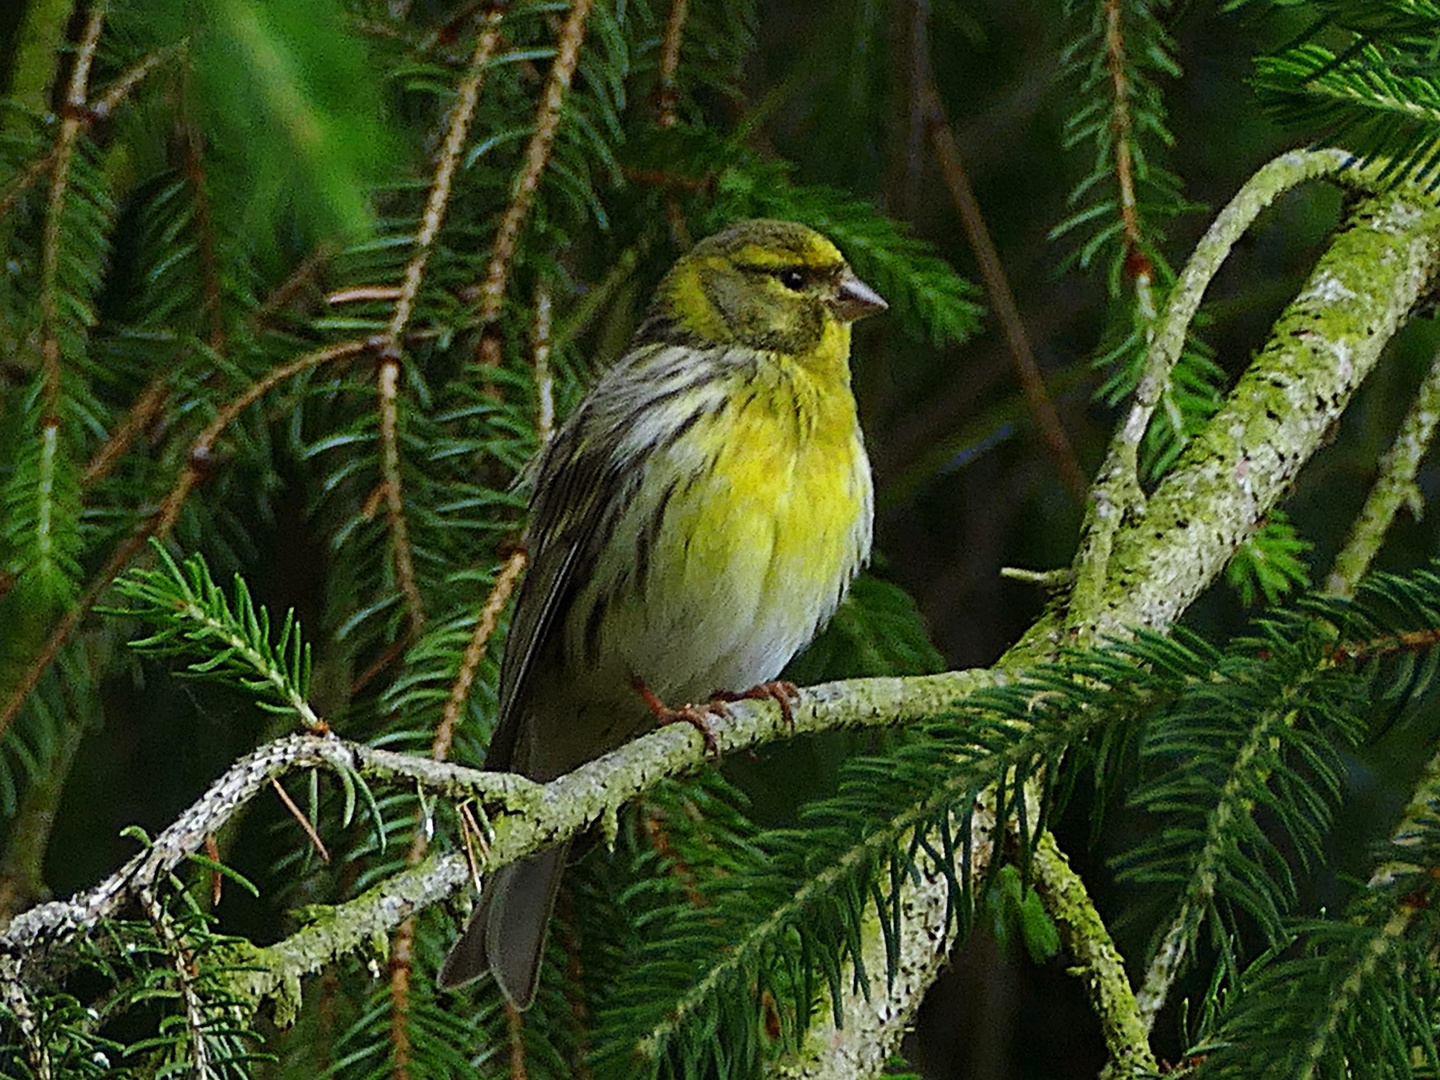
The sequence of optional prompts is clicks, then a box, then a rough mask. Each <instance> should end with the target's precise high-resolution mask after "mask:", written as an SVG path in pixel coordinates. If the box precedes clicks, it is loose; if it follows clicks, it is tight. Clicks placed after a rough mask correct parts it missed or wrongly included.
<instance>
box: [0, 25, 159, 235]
mask: <svg viewBox="0 0 1440 1080" xmlns="http://www.w3.org/2000/svg"><path fill="white" fill-rule="evenodd" d="M180 51H181V50H180V46H178V45H175V46H171V47H169V48H164V49H156V50H155V51H154V52H152V53H150V54H148V55H147V56H145V57H143V58H142V59H141V60H140V61H139V62H138V63H135V64H133V65H131V66H130V67H129V68H127V69H126V70H125V71H124V72H123V73H122V74H121V76H120V77H119V78H118V79H116V80H115V82H114V83H112V84H111V85H110V87H109V89H107V90H106V91H105V93H103V94H102V95H100V97H99V99H98V100H97V101H96V102H95V103H94V104H93V105H91V106H89V107H88V108H86V109H84V110H83V111H81V112H80V113H78V114H77V117H76V118H77V119H78V120H79V123H80V127H81V130H82V131H88V130H89V129H90V127H91V126H92V125H93V124H94V123H95V122H96V121H97V120H108V119H109V118H110V117H111V116H112V115H113V114H114V112H115V110H116V109H118V108H119V107H120V104H121V102H123V101H124V100H125V98H126V97H128V96H129V95H130V92H131V91H132V90H134V89H135V87H137V86H139V85H140V83H141V82H143V81H144V80H145V78H146V77H147V76H148V75H149V74H150V73H151V72H152V71H154V70H155V69H156V68H158V67H159V66H160V65H161V64H163V63H164V62H165V61H166V60H169V59H171V58H172V57H175V56H179V55H180ZM57 156H58V150H57V148H56V147H53V146H52V147H51V148H50V149H49V150H47V151H45V152H44V153H42V154H39V155H37V156H36V157H34V158H32V159H31V160H30V161H29V162H28V163H27V164H26V165H25V167H24V168H23V169H21V170H20V171H19V172H17V173H16V174H15V175H14V176H13V177H11V179H10V181H9V182H8V183H7V184H6V185H5V187H4V188H3V189H0V219H3V218H4V217H5V216H6V215H7V214H9V213H10V211H11V210H13V209H15V204H16V203H17V202H19V201H20V197H21V196H22V195H24V194H25V192H27V191H29V190H30V186H31V185H32V184H34V183H35V182H36V181H37V180H39V179H40V178H41V177H42V176H45V175H47V174H48V173H49V172H50V171H51V170H52V169H53V168H54V167H55V161H56V159H57Z"/></svg>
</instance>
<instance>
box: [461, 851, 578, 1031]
mask: <svg viewBox="0 0 1440 1080" xmlns="http://www.w3.org/2000/svg"><path fill="white" fill-rule="evenodd" d="M569 851H570V843H569V841H566V842H565V843H563V844H559V845H557V846H555V847H553V848H547V849H546V850H545V851H542V852H540V853H539V854H538V855H531V856H530V857H529V858H528V859H522V860H521V861H519V862H517V863H512V864H511V865H509V866H502V867H501V868H500V869H499V870H497V871H495V873H494V874H492V875H491V876H490V879H489V880H488V881H486V882H485V884H484V885H483V886H482V888H481V890H480V906H479V907H477V908H476V909H475V914H474V915H472V916H471V917H470V924H469V925H468V926H466V927H465V933H463V934H461V935H460V940H459V941H458V942H456V943H455V948H454V949H452V950H451V951H450V955H449V956H447V957H446V958H445V963H444V965H443V966H442V967H441V968H440V974H439V976H438V977H437V980H436V981H437V982H439V984H440V985H441V986H442V987H445V988H446V989H449V988H451V987H455V986H463V985H464V984H465V983H468V982H470V981H471V980H472V979H478V978H479V977H480V976H481V975H483V974H485V972H487V971H490V972H493V973H494V974H495V982H496V983H497V984H499V986H500V992H501V993H502V994H504V995H505V999H506V1000H507V1001H509V1002H510V1004H512V1005H514V1006H515V1007H516V1008H517V1009H524V1008H528V1007H529V1005H530V1002H532V1001H534V1000H535V988H536V986H537V985H538V984H539V982H540V961H541V960H542V958H543V957H544V955H545V936H546V930H547V929H548V928H549V926H550V913H551V912H552V911H553V910H554V908H555V894H556V892H557V891H558V890H559V887H560V876H561V875H562V874H563V873H564V872H565V858H566V855H567V854H568V853H569Z"/></svg>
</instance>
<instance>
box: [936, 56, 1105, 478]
mask: <svg viewBox="0 0 1440 1080" xmlns="http://www.w3.org/2000/svg"><path fill="white" fill-rule="evenodd" d="M927 67H928V65H927ZM922 108H923V109H924V113H925V128H926V131H927V132H928V134H929V137H930V144H931V146H933V147H934V149H935V156H936V158H937V159H938V160H939V163H940V172H941V174H942V175H943V176H944V178H945V186H946V187H948V188H949V189H950V199H951V201H952V202H953V203H954V204H955V212H956V213H957V214H958V215H959V216H960V223H961V225H962V226H964V228H965V236H966V239H968V240H969V242H970V250H971V251H972V252H974V254H975V261H976V263H977V264H978V265H979V267H980V277H981V278H982V279H983V280H984V282H985V291H986V292H987V293H988V294H989V296H990V308H991V310H992V311H994V312H995V317H996V318H997V319H999V320H1000V325H1001V326H1002V328H1003V329H1004V332H1005V344H1006V346H1007V347H1008V348H1009V351H1010V360H1011V363H1012V365H1013V367H1014V368H1015V375H1016V377H1017V378H1018V379H1019V380H1020V388H1021V389H1022V390H1023V391H1024V393H1025V403H1026V405H1027V406H1028V407H1029V409H1030V415H1031V417H1032V418H1033V419H1034V421H1035V426H1036V427H1037V428H1039V429H1040V437H1041V439H1042V440H1043V441H1044V443H1045V448H1046V450H1047V451H1048V452H1049V454H1050V459H1051V460H1052V461H1053V462H1054V463H1055V468H1056V469H1057V470H1058V471H1059V473H1060V479H1061V481H1062V482H1063V483H1064V485H1065V487H1066V489H1067V490H1068V491H1069V492H1070V495H1071V497H1072V498H1073V499H1074V500H1075V501H1076V503H1083V502H1084V501H1085V493H1086V491H1087V490H1088V488H1089V486H1090V485H1089V482H1088V481H1087V480H1086V479H1085V472H1084V470H1083V469H1081V468H1080V461H1079V459H1078V458H1077V457H1076V456H1075V449H1074V447H1072V446H1071V445H1070V438H1069V436H1068V435H1066V434H1065V425H1064V424H1063V423H1061V421H1060V414H1059V413H1057V412H1056V411H1055V403H1054V402H1053V401H1051V400H1050V395H1049V393H1048V392H1047V391H1046V389H1045V379H1044V377H1043V376H1042V375H1041V374H1040V365H1039V364H1038V363H1036V361H1035V351H1034V350H1033V349H1032V348H1031V347H1030V335H1029V334H1027V333H1026V331H1025V323H1024V320H1022V319H1021V318H1020V309H1019V307H1018V306H1017V305H1016V303H1015V294H1014V293H1013V292H1011V290H1010V281H1009V279H1008V278H1007V277H1006V275H1005V267H1004V265H1003V264H1002V263H1001V261H1000V253H999V252H998V251H996V250H995V243H994V241H993V240H991V238H990V230H989V228H987V227H986V225H985V217H984V215H983V214H982V213H981V212H980V204H979V202H978V200H976V198H975V192H974V191H972V190H971V188H970V181H969V179H968V178H967V177H966V175H965V166H964V164H963V163H962V161H961V160H960V144H959V143H957V142H956V141H955V133H954V132H953V131H951V130H950V122H949V120H948V119H947V118H946V116H945V106H944V104H943V103H942V102H941V100H940V92H939V91H938V90H937V89H936V87H935V83H934V80H933V78H931V77H929V75H928V72H927V75H926V79H925V83H924V89H923V100H922Z"/></svg>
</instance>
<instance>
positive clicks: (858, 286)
mask: <svg viewBox="0 0 1440 1080" xmlns="http://www.w3.org/2000/svg"><path fill="white" fill-rule="evenodd" d="M829 304H830V310H831V311H833V312H834V313H835V317H836V318H837V319H839V320H840V321H841V322H854V321H855V320H856V319H863V318H864V317H865V316H866V315H877V314H879V313H880V312H882V311H884V310H885V309H886V308H888V307H889V306H890V305H889V304H887V303H886V302H885V298H884V297H883V296H881V295H880V294H879V293H878V292H876V291H875V290H874V289H872V288H871V287H870V286H869V285H866V284H865V283H864V282H863V281H861V280H860V279H859V278H858V277H856V276H855V272H854V271H853V270H848V269H847V270H846V271H845V274H844V276H843V277H841V278H840V289H839V291H838V292H836V294H835V299H833V300H831V301H830V302H829Z"/></svg>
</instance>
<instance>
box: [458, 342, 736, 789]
mask: <svg viewBox="0 0 1440 1080" xmlns="http://www.w3.org/2000/svg"><path fill="white" fill-rule="evenodd" d="M727 357H729V354H728V353H727V352H726V351H725V350H705V351H700V350H696V349H693V348H677V347H673V346H668V347H667V346H663V345H644V346H641V347H640V348H638V349H635V350H632V351H631V352H629V353H627V354H626V355H625V356H623V357H622V358H621V359H620V360H619V361H617V362H616V364H615V365H614V367H612V368H611V369H610V370H608V371H607V372H606V373H605V374H604V375H602V376H601V378H600V380H599V381H598V382H597V383H596V385H595V387H594V388H593V389H592V390H591V393H590V395H589V396H588V397H587V398H586V399H585V401H584V402H583V403H582V404H581V406H580V408H579V409H578V410H576V412H575V414H574V415H572V416H571V417H570V419H569V420H567V421H566V423H565V424H564V426H563V427H562V428H561V429H560V430H559V431H558V432H557V433H556V435H555V437H554V438H553V439H552V440H551V442H550V444H549V445H548V446H547V447H546V448H545V449H544V451H542V453H541V455H540V456H539V457H538V458H537V460H536V462H535V465H534V468H533V470H532V472H531V476H532V477H533V483H534V494H533V495H532V496H531V500H530V527H529V529H528V530H527V531H526V541H525V542H526V547H527V549H528V552H529V556H530V569H529V571H528V573H527V574H526V577H525V581H524V582H523V583H522V584H521V586H520V593H519V596H518V597H517V598H516V601H515V613H514V615H513V616H511V620H510V633H509V637H508V638H507V639H506V642H505V655H504V658H503V660H502V662H501V666H500V705H499V716H498V719H497V722H496V727H495V734H494V735H493V736H492V737H491V740H490V749H489V750H488V751H487V753H486V757H485V767H486V768H489V769H509V768H512V766H513V760H512V759H513V757H514V751H515V743H516V740H517V739H518V737H519V734H520V726H521V722H522V720H523V718H524V715H525V702H526V697H527V694H528V691H529V687H530V680H531V678H532V677H533V676H534V674H535V671H536V665H537V663H539V662H540V660H541V658H543V657H548V656H550V655H553V654H554V653H555V652H556V650H559V649H561V648H563V642H562V640H561V636H562V635H563V633H564V628H565V623H566V621H567V619H568V615H569V611H570V606H571V604H573V603H574V601H575V597H576V595H577V594H578V593H579V592H580V590H581V589H583V588H584V586H585V584H586V583H587V582H588V581H589V580H590V578H591V577H592V575H593V574H594V571H595V566H596V564H597V563H598V561H599V559H600V557H601V554H602V553H603V552H604V550H605V548H606V547H607V546H608V545H609V544H610V543H611V542H612V539H613V537H614V536H615V534H616V528H617V526H618V524H619V522H620V521H621V519H622V518H623V517H624V516H625V513H626V511H627V509H628V508H629V507H630V505H631V503H632V501H633V500H634V497H635V493H636V491H637V490H638V488H639V485H640V483H641V481H642V478H643V475H644V472H645V467H646V459H647V458H648V457H650V456H651V455H652V454H653V453H654V452H655V451H656V450H657V449H658V448H662V447H666V446H668V445H669V444H670V443H671V442H672V441H673V440H674V439H676V438H679V437H680V436H682V435H683V434H684V432H685V431H686V430H688V429H689V428H690V426H691V425H692V424H693V422H694V421H695V419H696V418H697V417H698V416H699V415H700V414H701V413H704V412H707V411H713V410H715V409H717V408H719V407H720V405H721V404H722V403H723V401H724V396H725V387H724V385H723V384H722V383H721V382H720V381H719V380H717V379H716V378H715V377H714V372H715V371H716V370H717V369H718V370H723V369H724V368H726V367H729V366H734V364H735V363H736V361H735V360H734V359H733V358H730V359H728V360H727Z"/></svg>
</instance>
